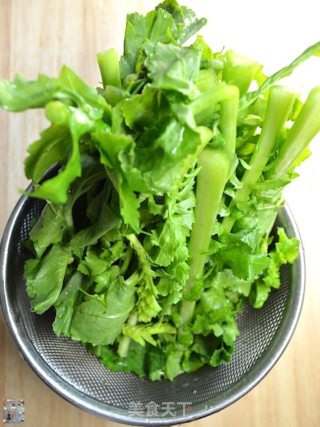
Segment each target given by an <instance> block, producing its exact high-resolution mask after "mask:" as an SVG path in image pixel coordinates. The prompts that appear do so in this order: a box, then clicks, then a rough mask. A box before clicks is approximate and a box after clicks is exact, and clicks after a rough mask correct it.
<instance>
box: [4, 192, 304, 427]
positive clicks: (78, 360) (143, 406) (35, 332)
mask: <svg viewBox="0 0 320 427" xmlns="http://www.w3.org/2000/svg"><path fill="white" fill-rule="evenodd" d="M43 206H44V204H43V202H40V201H37V200H33V199H27V198H26V197H22V198H21V199H20V201H19V203H18V205H17V206H16V208H15V209H14V211H13V213H12V215H11V218H10V220H9V222H8V225H7V228H6V230H5V232H4V236H3V240H2V244H1V256H0V268H1V289H0V295H1V304H2V310H3V314H4V318H5V320H6V323H7V325H8V328H9V330H10V332H11V335H12V336H13V338H14V340H15V342H16V344H17V347H18V349H19V352H20V354H21V356H22V357H23V358H24V359H25V360H27V362H28V363H29V364H30V365H31V367H32V368H33V370H34V371H35V372H36V373H37V374H38V375H39V376H40V378H42V380H44V381H45V382H46V383H47V384H48V385H49V386H50V387H51V388H52V389H53V390H54V391H56V392H57V393H58V394H59V395H60V396H62V397H63V398H65V399H67V400H68V401H69V402H71V403H73V404H74V405H76V406H78V407H79V408H81V409H84V410H86V411H88V412H90V413H92V414H95V415H98V416H102V417H105V418H108V419H111V420H113V421H117V422H121V423H128V424H135V425H139V426H144V425H173V424H179V423H183V422H190V421H193V420H196V419H198V418H201V417H204V416H206V415H209V414H212V413H214V412H217V411H219V410H221V409H223V408H225V407H226V406H228V405H230V404H231V403H232V402H234V401H236V400H237V399H239V398H240V397H241V396H243V395H244V394H245V393H247V392H248V391H249V390H250V389H252V388H253V387H254V386H255V385H256V384H257V383H258V382H259V381H260V380H261V379H262V378H263V377H264V376H265V375H266V374H267V372H268V371H269V370H270V369H271V368H272V366H273V365H274V364H275V363H276V361H277V360H278V359H279V357H280V355H281V354H282V352H283V351H284V349H285V347H286V345H287V344H288V342H289V340H290V338H291V336H292V334H293V331H294V329H295V326H296V323H297V320H298V317H299V313H300V310H301V306H302V301H303V293H304V278H305V277H304V260H303V253H302V248H300V254H299V258H298V259H297V261H296V262H295V263H294V264H293V265H290V266H285V267H284V268H282V271H281V287H280V289H279V290H278V291H274V292H273V293H272V294H271V296H270V298H269V300H268V301H267V303H266V304H265V306H264V307H263V308H262V309H260V310H254V309H252V308H251V307H249V306H247V307H246V309H245V310H244V312H243V313H242V314H241V315H240V316H239V329H240V337H239V338H238V340H237V343H236V350H235V353H234V356H233V358H232V361H231V362H230V363H228V364H226V365H223V366H220V367H218V368H209V367H207V368H203V369H201V370H200V371H198V372H196V373H193V374H183V375H180V376H179V377H178V378H176V379H175V380H174V381H173V382H169V381H162V382H154V383H152V382H150V381H148V380H145V379H140V378H137V377H136V376H134V375H133V374H130V373H113V372H110V371H108V370H106V369H105V368H104V367H103V366H102V365H100V363H99V361H98V360H97V359H96V357H95V356H93V355H91V354H89V353H88V352H87V351H86V350H85V348H83V347H82V346H81V345H80V344H79V343H76V342H73V341H71V340H69V339H67V338H58V337H56V336H55V335H54V333H53V331H52V327H51V324H52V322H53V312H48V313H46V314H45V315H41V316H39V315H36V314H34V313H31V311H30V304H29V300H28V297H27V294H26V291H25V283H24V279H23V265H24V261H25V259H26V257H27V251H26V250H25V249H24V247H23V245H22V241H23V240H25V238H26V237H27V234H28V231H29V229H30V227H31V223H32V219H33V218H34V217H35V216H36V215H37V214H38V213H39V212H40V211H41V209H42V208H43ZM277 221H278V225H281V226H282V227H284V228H285V230H286V232H287V234H288V235H289V236H299V234H298V230H297V227H296V225H295V223H294V220H293V218H292V215H291V213H290V211H289V210H288V208H282V210H281V211H280V213H279V215H278V220H277Z"/></svg>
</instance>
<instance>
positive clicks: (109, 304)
mask: <svg viewBox="0 0 320 427" xmlns="http://www.w3.org/2000/svg"><path fill="white" fill-rule="evenodd" d="M134 293H135V288H134V286H132V285H128V284H127V283H126V282H125V281H124V280H123V279H122V278H120V277H119V278H118V280H115V281H114V282H113V283H112V284H111V285H110V287H109V288H108V291H107V294H106V296H105V302H102V301H101V299H100V298H99V297H97V296H93V297H90V299H89V300H88V301H84V302H83V303H81V304H80V305H79V306H77V308H76V310H75V313H74V316H73V318H72V322H71V326H70V336H71V338H72V339H74V340H76V341H82V342H84V343H90V344H93V345H98V344H101V345H103V344H112V343H113V342H114V340H115V339H116V338H117V336H118V335H119V334H120V332H121V329H122V326H123V324H124V322H125V321H126V320H127V318H128V316H129V314H130V312H131V310H132V308H133V304H134Z"/></svg>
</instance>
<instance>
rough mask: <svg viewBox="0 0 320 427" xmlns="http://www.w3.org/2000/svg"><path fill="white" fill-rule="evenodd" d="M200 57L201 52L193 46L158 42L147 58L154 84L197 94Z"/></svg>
mask: <svg viewBox="0 0 320 427" xmlns="http://www.w3.org/2000/svg"><path fill="white" fill-rule="evenodd" d="M200 58H201V52H200V51H199V50H197V49H194V48H193V47H180V46H175V45H173V44H170V45H167V44H163V43H158V44H157V45H156V46H155V48H154V51H153V52H152V53H149V54H148V59H147V68H148V70H149V72H150V73H149V77H150V79H151V81H152V86H153V87H156V88H159V89H163V90H174V91H178V92H181V93H182V94H184V95H186V96H189V97H193V96H195V95H196V92H197V90H196V88H195V85H194V82H195V81H196V80H197V77H198V74H199V69H200Z"/></svg>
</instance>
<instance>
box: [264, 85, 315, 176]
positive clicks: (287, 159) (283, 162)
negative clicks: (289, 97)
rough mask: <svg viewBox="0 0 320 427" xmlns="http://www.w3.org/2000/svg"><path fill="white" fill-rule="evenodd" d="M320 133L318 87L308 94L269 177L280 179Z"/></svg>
mask: <svg viewBox="0 0 320 427" xmlns="http://www.w3.org/2000/svg"><path fill="white" fill-rule="evenodd" d="M319 131H320V87H315V88H314V89H312V91H311V92H310V94H309V96H308V98H307V100H306V102H305V104H304V105H303V107H302V109H301V111H300V113H299V115H298V117H297V119H296V121H295V123H294V125H293V126H292V128H291V129H290V132H289V134H288V136H287V139H286V140H285V142H284V143H283V145H282V146H281V148H280V150H279V155H278V157H277V159H276V161H275V163H274V168H273V169H272V170H271V171H270V177H272V178H281V177H283V176H284V175H285V173H286V172H287V171H288V170H289V169H290V168H291V167H292V166H293V165H294V163H295V161H296V159H297V157H298V156H299V155H300V154H301V153H302V152H303V150H304V149H305V148H306V147H307V146H308V145H309V143H310V142H311V140H312V139H313V138H314V137H315V136H316V134H317V133H318V132H319Z"/></svg>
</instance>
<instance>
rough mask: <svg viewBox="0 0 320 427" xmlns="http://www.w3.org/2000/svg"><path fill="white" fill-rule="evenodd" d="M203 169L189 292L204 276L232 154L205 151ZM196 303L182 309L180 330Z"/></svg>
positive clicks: (191, 240) (186, 288) (199, 189)
mask: <svg viewBox="0 0 320 427" xmlns="http://www.w3.org/2000/svg"><path fill="white" fill-rule="evenodd" d="M198 165H199V166H200V167H201V170H200V172H199V175H198V177H197V192H196V210H195V222H194V225H193V228H192V232H191V238H190V257H191V266H190V272H189V279H188V281H187V283H186V286H185V293H187V292H188V291H189V290H190V289H191V288H192V287H193V285H194V283H195V281H196V280H197V279H198V278H200V277H201V275H202V272H203V268H204V265H205V263H206V260H207V252H208V248H209V244H210V240H211V235H212V230H213V225H214V223H215V220H216V218H217V214H218V210H219V206H220V203H221V198H222V194H223V191H224V187H225V184H226V182H227V179H228V177H229V172H230V158H229V155H228V154H226V153H225V152H223V151H218V150H213V149H210V148H205V149H204V150H203V151H202V153H201V154H200V156H199V159H198ZM194 305H195V303H194V302H189V301H185V302H184V303H183V304H182V306H181V312H180V314H181V328H182V327H183V325H184V324H185V323H187V322H188V321H189V320H190V319H191V318H192V315H193V310H194Z"/></svg>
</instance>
